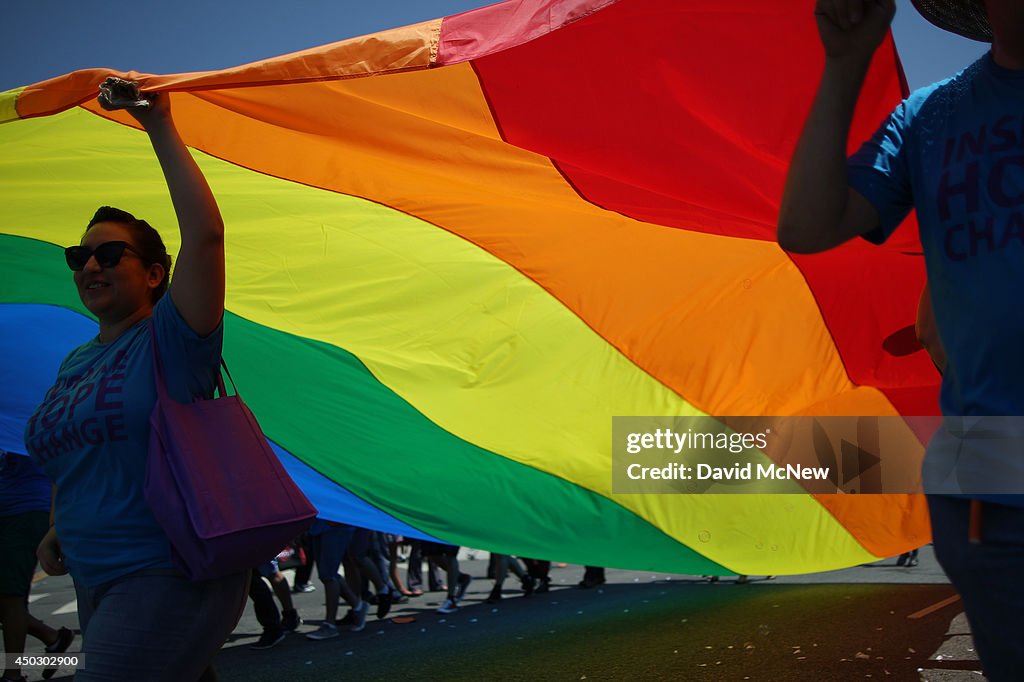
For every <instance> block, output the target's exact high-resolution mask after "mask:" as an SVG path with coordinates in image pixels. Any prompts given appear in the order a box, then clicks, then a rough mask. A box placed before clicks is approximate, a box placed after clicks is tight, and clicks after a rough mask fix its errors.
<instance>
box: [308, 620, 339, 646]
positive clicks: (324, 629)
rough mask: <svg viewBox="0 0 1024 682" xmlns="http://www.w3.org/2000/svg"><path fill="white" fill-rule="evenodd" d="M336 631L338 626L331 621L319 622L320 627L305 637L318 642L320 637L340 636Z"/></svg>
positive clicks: (332, 637)
mask: <svg viewBox="0 0 1024 682" xmlns="http://www.w3.org/2000/svg"><path fill="white" fill-rule="evenodd" d="M340 635H341V633H340V632H338V626H337V625H334V624H333V623H321V624H320V627H319V628H317V629H316V630H314V631H313V632H310V633H309V634H308V635H306V639H312V640H313V641H315V642H319V641H320V640H321V639H334V638H335V637H338V636H340Z"/></svg>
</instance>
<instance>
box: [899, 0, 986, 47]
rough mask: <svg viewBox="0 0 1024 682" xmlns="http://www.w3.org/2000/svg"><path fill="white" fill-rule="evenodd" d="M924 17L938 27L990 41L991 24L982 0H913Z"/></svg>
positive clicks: (967, 36) (972, 38) (966, 36)
mask: <svg viewBox="0 0 1024 682" xmlns="http://www.w3.org/2000/svg"><path fill="white" fill-rule="evenodd" d="M913 2H914V7H916V8H917V11H918V12H920V13H921V14H922V15H923V16H924V18H925V19H927V20H928V21H930V22H932V23H933V24H935V25H936V26H938V27H939V28H942V29H945V30H947V31H952V32H953V33H956V34H958V35H962V36H963V37H965V38H970V39H971V40H980V41H981V42H983V43H991V42H992V26H991V25H990V24H989V23H988V15H986V14H985V2H984V0H913Z"/></svg>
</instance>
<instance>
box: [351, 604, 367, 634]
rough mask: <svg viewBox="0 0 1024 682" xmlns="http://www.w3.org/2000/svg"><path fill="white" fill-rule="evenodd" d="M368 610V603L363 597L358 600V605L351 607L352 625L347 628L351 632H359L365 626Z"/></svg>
mask: <svg viewBox="0 0 1024 682" xmlns="http://www.w3.org/2000/svg"><path fill="white" fill-rule="evenodd" d="M369 610H370V605H369V604H367V603H366V600H365V599H363V600H361V601H360V602H359V606H357V607H355V608H354V609H352V627H350V628H349V630H351V631H352V632H360V631H361V630H362V629H363V628H365V627H366V612H367V611H369Z"/></svg>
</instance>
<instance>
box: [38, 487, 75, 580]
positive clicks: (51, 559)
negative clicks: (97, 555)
mask: <svg viewBox="0 0 1024 682" xmlns="http://www.w3.org/2000/svg"><path fill="white" fill-rule="evenodd" d="M56 499H57V486H56V485H54V486H52V488H51V494H50V530H48V531H47V532H46V535H44V536H43V539H42V540H40V541H39V546H38V547H36V558H37V559H39V565H40V566H42V567H43V570H44V571H46V573H47V575H64V574H65V573H67V572H68V568H67V566H65V565H64V552H62V551H61V549H60V540H59V539H58V538H57V529H56V527H54V525H53V520H54V518H53V517H54V508H55V506H56V505H55V504H54V501H55V500H56Z"/></svg>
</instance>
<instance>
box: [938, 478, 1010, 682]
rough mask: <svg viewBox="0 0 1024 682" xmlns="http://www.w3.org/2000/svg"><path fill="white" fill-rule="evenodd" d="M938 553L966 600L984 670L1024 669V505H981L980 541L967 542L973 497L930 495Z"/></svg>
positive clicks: (998, 680)
mask: <svg viewBox="0 0 1024 682" xmlns="http://www.w3.org/2000/svg"><path fill="white" fill-rule="evenodd" d="M928 508H929V510H930V511H931V517H932V537H933V538H934V543H935V556H936V557H937V558H938V560H939V563H940V564H941V565H942V569H943V570H944V571H945V572H946V575H947V576H949V579H950V580H951V581H952V583H953V586H954V587H956V589H957V592H959V593H960V596H961V597H962V598H963V600H964V610H965V611H966V613H967V620H968V621H969V622H970V624H971V632H972V633H973V635H974V644H975V646H976V647H977V648H978V657H979V658H981V663H982V666H983V667H984V668H985V675H986V677H988V679H989V680H990V682H1003V681H1004V680H1020V679H1021V671H1022V670H1024V590H1022V589H1021V587H1020V581H1021V579H1022V578H1024V508H1020V507H1010V506H1005V505H1000V504H989V503H985V504H983V505H982V518H981V540H982V541H981V544H972V543H970V542H968V539H967V537H968V519H969V514H970V500H965V499H959V498H954V497H945V496H941V495H929V496H928Z"/></svg>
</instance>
